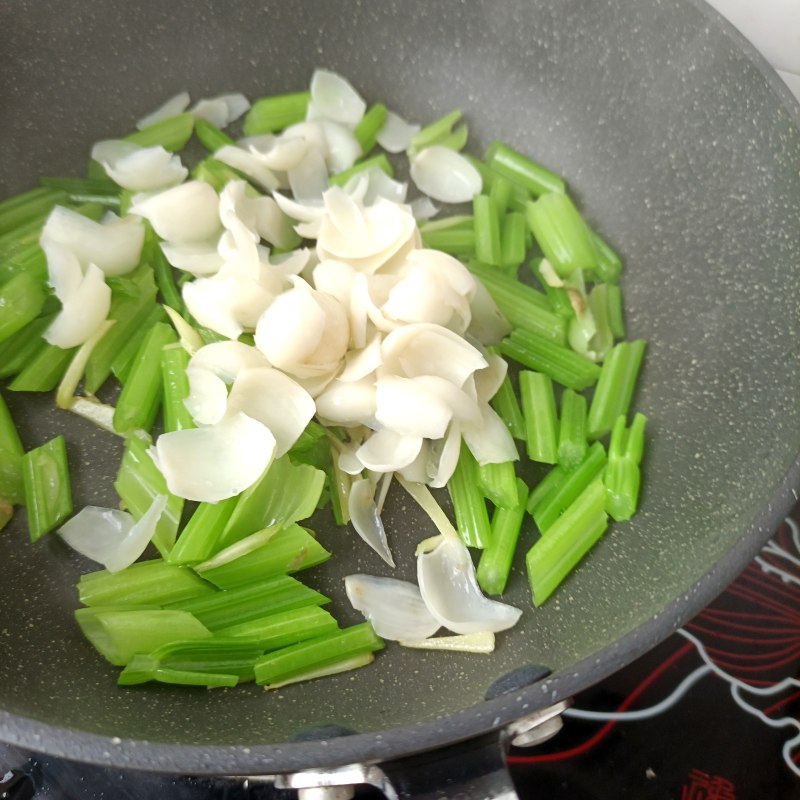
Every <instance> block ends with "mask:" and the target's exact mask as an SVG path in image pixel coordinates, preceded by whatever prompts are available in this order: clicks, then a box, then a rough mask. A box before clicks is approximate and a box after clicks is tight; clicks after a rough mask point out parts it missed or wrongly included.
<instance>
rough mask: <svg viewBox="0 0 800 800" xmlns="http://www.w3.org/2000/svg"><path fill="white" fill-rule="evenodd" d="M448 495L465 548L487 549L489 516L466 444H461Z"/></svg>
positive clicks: (475, 468) (476, 464)
mask: <svg viewBox="0 0 800 800" xmlns="http://www.w3.org/2000/svg"><path fill="white" fill-rule="evenodd" d="M447 491H448V492H449V494H450V500H451V501H452V503H453V511H454V512H455V515H456V529H457V530H458V535H459V536H460V537H461V539H462V541H463V542H464V544H465V545H467V547H477V548H480V549H483V548H484V547H487V546H488V545H489V541H490V539H491V526H490V525H489V515H488V513H487V511H486V501H485V500H484V498H483V494H482V493H481V489H480V486H479V485H478V463H477V461H475V457H474V456H473V455H472V453H471V452H470V450H469V447H467V445H466V442H463V441H462V442H461V453H460V455H459V457H458V464H457V465H456V468H455V471H454V472H453V475H452V477H451V478H450V480H449V481H448V482H447Z"/></svg>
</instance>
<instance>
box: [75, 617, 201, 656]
mask: <svg viewBox="0 0 800 800" xmlns="http://www.w3.org/2000/svg"><path fill="white" fill-rule="evenodd" d="M75 619H76V620H77V622H78V625H79V626H80V628H81V631H83V635H84V636H85V637H86V638H87V639H88V640H89V641H90V642H91V643H92V644H93V645H94V647H95V649H96V650H97V651H98V652H99V653H100V654H101V655H102V656H103V657H104V658H106V659H107V660H108V661H110V662H111V663H112V664H114V665H116V666H118V667H123V666H125V665H126V664H127V663H128V662H129V661H130V660H131V659H132V658H133V657H134V656H135V655H136V654H137V653H150V652H151V651H153V650H155V649H156V648H157V647H161V645H164V644H167V643H169V642H174V641H176V640H179V641H184V640H187V641H188V640H190V639H203V638H210V637H211V632H210V631H209V630H208V629H207V628H206V627H205V626H204V625H203V624H201V623H200V622H198V620H197V619H195V618H194V617H193V616H192V615H191V614H189V613H187V612H185V611H175V610H171V609H119V608H107V607H97V608H79V609H78V610H77V611H76V612H75Z"/></svg>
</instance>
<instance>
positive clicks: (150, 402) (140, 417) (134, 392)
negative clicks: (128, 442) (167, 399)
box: [114, 322, 178, 433]
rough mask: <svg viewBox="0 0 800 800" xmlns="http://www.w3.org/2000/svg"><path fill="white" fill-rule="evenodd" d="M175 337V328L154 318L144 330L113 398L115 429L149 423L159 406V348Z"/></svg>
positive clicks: (147, 427) (148, 425) (121, 430)
mask: <svg viewBox="0 0 800 800" xmlns="http://www.w3.org/2000/svg"><path fill="white" fill-rule="evenodd" d="M177 341H178V337H177V336H176V335H175V331H174V330H173V329H172V327H171V326H170V325H167V324H166V323H164V322H157V323H156V324H155V325H153V327H152V328H151V329H150V330H149V331H148V333H147V336H146V337H145V339H144V341H143V342H142V343H141V345H140V346H139V350H138V351H137V353H136V358H135V360H134V362H133V366H132V368H131V372H130V375H129V376H128V380H127V382H126V383H125V385H124V386H123V387H122V392H121V393H120V396H119V399H118V400H117V407H116V410H115V412H114V428H115V429H116V430H117V431H118V432H119V433H128V432H130V431H133V430H137V429H141V430H145V431H149V430H150V429H151V428H152V427H153V422H155V418H156V414H157V413H158V409H159V407H160V406H161V351H162V350H163V349H164V346H165V345H168V344H174V343H175V342H177Z"/></svg>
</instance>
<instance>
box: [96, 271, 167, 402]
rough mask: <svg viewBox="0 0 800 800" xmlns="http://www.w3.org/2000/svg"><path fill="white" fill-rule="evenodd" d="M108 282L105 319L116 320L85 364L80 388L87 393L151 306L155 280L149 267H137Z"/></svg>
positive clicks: (100, 380)
mask: <svg viewBox="0 0 800 800" xmlns="http://www.w3.org/2000/svg"><path fill="white" fill-rule="evenodd" d="M109 285H111V308H110V309H109V312H108V318H109V319H114V320H116V321H117V322H116V325H114V327H113V328H111V330H109V331H108V333H107V334H106V335H105V336H104V337H103V338H102V339H101V340H100V342H98V344H97V347H95V349H94V351H93V352H92V355H91V357H90V358H89V361H88V362H87V364H86V374H85V377H84V389H85V391H86V392H87V393H89V394H94V393H95V392H96V391H97V390H98V389H99V388H100V387H101V386H102V385H103V383H105V381H106V379H107V378H108V376H109V375H110V374H111V364H112V363H113V361H114V359H115V358H116V356H117V354H118V353H119V351H120V350H122V348H123V347H124V346H125V344H126V343H127V342H128V341H129V340H130V339H131V338H133V337H135V335H136V332H137V331H138V330H139V329H140V328H141V327H142V325H143V323H144V322H145V320H147V318H148V316H149V315H150V314H151V313H152V310H153V307H154V306H155V296H156V291H157V290H156V283H155V279H154V275H153V270H152V269H150V268H149V267H137V269H136V270H135V271H134V272H132V273H131V274H130V275H129V276H126V277H125V278H119V279H116V280H115V281H113V282H112V281H111V280H109Z"/></svg>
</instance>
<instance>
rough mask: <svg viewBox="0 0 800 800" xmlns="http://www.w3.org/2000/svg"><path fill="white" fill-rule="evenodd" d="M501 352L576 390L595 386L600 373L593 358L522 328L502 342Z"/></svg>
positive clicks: (514, 331)
mask: <svg viewBox="0 0 800 800" xmlns="http://www.w3.org/2000/svg"><path fill="white" fill-rule="evenodd" d="M500 352H501V353H502V354H503V355H504V356H507V357H508V358H510V359H512V360H514V361H516V362H517V363H518V364H522V366H524V367H528V368H529V369H532V370H536V371H537V372H543V373H544V374H545V375H549V376H550V377H551V378H552V379H553V380H554V381H555V382H556V383H560V384H561V385H562V386H566V387H567V388H569V389H575V391H581V390H582V389H586V388H588V387H589V386H592V385H593V384H594V383H595V382H596V381H597V379H598V377H599V375H600V367H598V366H597V364H595V363H594V362H593V361H590V360H589V359H588V358H585V357H584V356H582V355H579V354H578V353H576V352H574V351H573V350H571V349H570V348H568V347H564V346H563V345H561V344H558V343H557V342H553V341H551V340H550V339H546V338H545V337H544V336H539V335H537V334H535V333H531V332H529V331H526V330H524V329H522V328H516V329H515V330H513V331H512V332H511V336H510V337H508V338H506V339H503V341H502V342H501V343H500Z"/></svg>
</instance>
